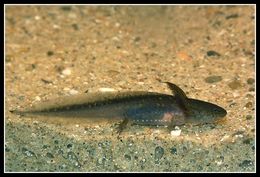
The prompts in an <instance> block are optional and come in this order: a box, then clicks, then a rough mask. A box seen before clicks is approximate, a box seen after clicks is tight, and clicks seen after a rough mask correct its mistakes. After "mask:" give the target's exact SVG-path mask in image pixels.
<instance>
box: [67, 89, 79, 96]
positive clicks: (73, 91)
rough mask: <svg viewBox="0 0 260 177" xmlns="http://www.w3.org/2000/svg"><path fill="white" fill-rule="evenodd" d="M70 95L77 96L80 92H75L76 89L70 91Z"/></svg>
mask: <svg viewBox="0 0 260 177" xmlns="http://www.w3.org/2000/svg"><path fill="white" fill-rule="evenodd" d="M69 93H70V94H71V95H76V94H78V93H79V91H77V90H74V89H71V90H70V91H69Z"/></svg>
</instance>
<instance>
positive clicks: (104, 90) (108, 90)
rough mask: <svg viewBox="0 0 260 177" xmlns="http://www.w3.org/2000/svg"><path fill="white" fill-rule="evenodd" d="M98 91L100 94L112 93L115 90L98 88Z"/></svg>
mask: <svg viewBox="0 0 260 177" xmlns="http://www.w3.org/2000/svg"><path fill="white" fill-rule="evenodd" d="M98 91H100V92H114V91H116V90H115V89H113V88H99V89H98Z"/></svg>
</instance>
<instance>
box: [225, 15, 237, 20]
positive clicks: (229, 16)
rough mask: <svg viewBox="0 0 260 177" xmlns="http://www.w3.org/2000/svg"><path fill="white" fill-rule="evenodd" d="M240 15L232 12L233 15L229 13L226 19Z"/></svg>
mask: <svg viewBox="0 0 260 177" xmlns="http://www.w3.org/2000/svg"><path fill="white" fill-rule="evenodd" d="M237 17H238V14H231V15H228V16H226V19H227V20H228V19H230V18H237Z"/></svg>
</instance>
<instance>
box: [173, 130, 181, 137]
mask: <svg viewBox="0 0 260 177" xmlns="http://www.w3.org/2000/svg"><path fill="white" fill-rule="evenodd" d="M180 134H181V130H180V129H179V130H172V131H171V135H172V136H180Z"/></svg>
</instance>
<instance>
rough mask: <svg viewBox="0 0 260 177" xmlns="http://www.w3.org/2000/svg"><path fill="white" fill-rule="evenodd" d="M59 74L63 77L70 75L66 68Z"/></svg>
mask: <svg viewBox="0 0 260 177" xmlns="http://www.w3.org/2000/svg"><path fill="white" fill-rule="evenodd" d="M61 73H62V74H63V75H66V76H68V75H71V70H70V69H68V68H67V69H64V70H63V71H62V72H61Z"/></svg>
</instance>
